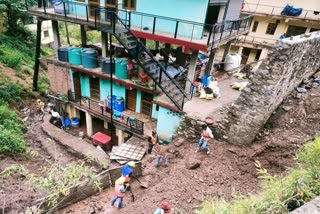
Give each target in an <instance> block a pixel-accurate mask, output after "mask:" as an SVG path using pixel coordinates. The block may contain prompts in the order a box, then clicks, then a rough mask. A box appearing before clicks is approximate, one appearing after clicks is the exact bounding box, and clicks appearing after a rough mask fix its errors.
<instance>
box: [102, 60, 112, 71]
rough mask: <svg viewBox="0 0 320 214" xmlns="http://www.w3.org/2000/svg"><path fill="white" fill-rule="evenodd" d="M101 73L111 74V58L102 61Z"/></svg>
mask: <svg viewBox="0 0 320 214" xmlns="http://www.w3.org/2000/svg"><path fill="white" fill-rule="evenodd" d="M101 72H102V73H105V74H111V63H110V58H104V59H102V60H101Z"/></svg>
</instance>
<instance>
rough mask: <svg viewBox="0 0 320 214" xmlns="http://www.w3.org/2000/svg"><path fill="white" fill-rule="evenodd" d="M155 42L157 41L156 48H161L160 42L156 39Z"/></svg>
mask: <svg viewBox="0 0 320 214" xmlns="http://www.w3.org/2000/svg"><path fill="white" fill-rule="evenodd" d="M155 43H156V50H158V49H159V47H160V42H158V41H155Z"/></svg>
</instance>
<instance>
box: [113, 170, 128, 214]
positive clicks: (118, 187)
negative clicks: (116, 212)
mask: <svg viewBox="0 0 320 214" xmlns="http://www.w3.org/2000/svg"><path fill="white" fill-rule="evenodd" d="M124 182H125V178H124V177H122V176H121V177H120V178H118V179H117V180H116V183H115V187H114V190H115V196H114V197H113V199H112V201H111V205H112V206H114V204H115V203H116V201H117V200H118V198H119V200H120V201H119V204H118V209H121V208H123V207H124V205H123V198H124V196H125V192H126V191H127V189H128V187H129V184H124Z"/></svg>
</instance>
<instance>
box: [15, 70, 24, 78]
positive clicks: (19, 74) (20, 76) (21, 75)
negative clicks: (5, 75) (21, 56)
mask: <svg viewBox="0 0 320 214" xmlns="http://www.w3.org/2000/svg"><path fill="white" fill-rule="evenodd" d="M16 76H17V77H19V78H20V79H23V80H25V79H26V77H25V76H24V74H23V73H22V72H21V71H16Z"/></svg>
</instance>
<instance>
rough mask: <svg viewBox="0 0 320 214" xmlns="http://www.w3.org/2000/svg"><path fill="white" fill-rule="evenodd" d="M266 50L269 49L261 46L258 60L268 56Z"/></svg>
mask: <svg viewBox="0 0 320 214" xmlns="http://www.w3.org/2000/svg"><path fill="white" fill-rule="evenodd" d="M268 52H269V50H268V49H267V48H263V49H262V50H261V54H260V57H259V60H262V59H266V58H267V56H268Z"/></svg>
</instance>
